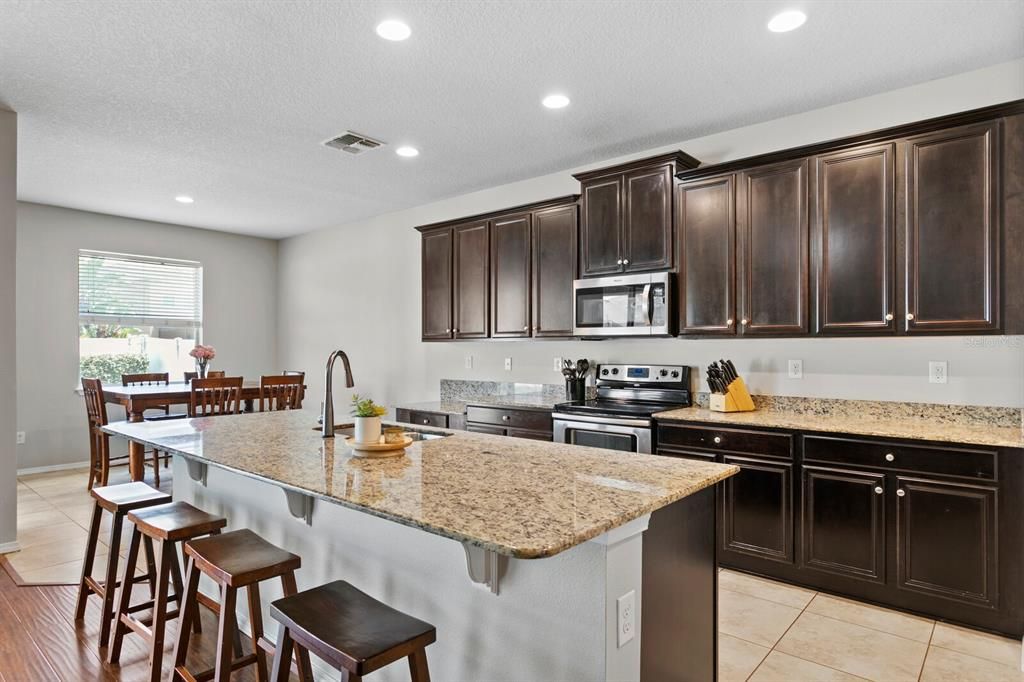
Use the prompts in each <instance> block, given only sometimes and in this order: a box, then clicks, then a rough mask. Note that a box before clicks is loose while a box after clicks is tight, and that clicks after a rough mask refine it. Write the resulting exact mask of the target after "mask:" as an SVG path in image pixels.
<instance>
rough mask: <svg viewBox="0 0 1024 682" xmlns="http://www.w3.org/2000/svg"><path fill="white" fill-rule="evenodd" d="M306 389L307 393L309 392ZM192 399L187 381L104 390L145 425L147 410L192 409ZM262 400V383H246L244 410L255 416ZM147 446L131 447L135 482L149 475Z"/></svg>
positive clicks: (130, 465)
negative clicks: (146, 458)
mask: <svg viewBox="0 0 1024 682" xmlns="http://www.w3.org/2000/svg"><path fill="white" fill-rule="evenodd" d="M305 388H306V387H305V386H303V391H304V390H305ZM191 398H192V386H191V384H189V383H188V382H185V381H172V382H169V383H166V384H155V385H146V386H117V385H113V384H111V385H107V386H104V387H103V399H104V400H105V401H106V402H107V403H110V404H114V405H120V406H121V407H123V408H124V411H125V414H126V415H127V418H128V421H130V422H141V421H145V416H144V413H145V411H146V410H153V409H157V408H162V407H163V406H164V405H184V406H186V407H187V406H188V404H189V401H190V400H191ZM259 398H260V383H259V382H258V381H246V382H243V383H242V393H241V401H242V409H243V411H245V412H252V411H253V409H254V407H253V406H254V403H255V402H256V401H257V400H259ZM145 454H146V449H145V446H143V445H141V444H140V443H137V442H135V441H129V443H128V473H129V476H130V477H131V480H133V481H141V480H142V479H143V477H144V475H145V465H144V462H145Z"/></svg>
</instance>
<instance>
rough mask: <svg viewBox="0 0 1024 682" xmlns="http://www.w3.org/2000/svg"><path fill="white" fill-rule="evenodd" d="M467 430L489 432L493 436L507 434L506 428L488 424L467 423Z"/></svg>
mask: <svg viewBox="0 0 1024 682" xmlns="http://www.w3.org/2000/svg"><path fill="white" fill-rule="evenodd" d="M466 430H467V431H469V432H471V433H489V434H491V435H492V436H504V435H505V429H503V428H501V427H500V426H488V425H486V424H466Z"/></svg>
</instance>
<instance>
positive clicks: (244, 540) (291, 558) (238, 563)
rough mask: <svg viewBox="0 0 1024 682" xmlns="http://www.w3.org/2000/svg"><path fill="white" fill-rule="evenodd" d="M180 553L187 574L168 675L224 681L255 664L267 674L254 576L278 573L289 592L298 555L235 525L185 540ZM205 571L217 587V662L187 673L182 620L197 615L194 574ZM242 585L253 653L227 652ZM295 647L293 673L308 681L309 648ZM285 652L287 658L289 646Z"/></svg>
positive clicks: (261, 675) (262, 676) (292, 589)
mask: <svg viewBox="0 0 1024 682" xmlns="http://www.w3.org/2000/svg"><path fill="white" fill-rule="evenodd" d="M185 554H186V555H188V557H189V564H188V577H187V578H186V581H185V582H186V584H185V601H184V606H183V607H182V608H183V609H184V613H183V615H182V617H181V620H180V622H179V623H178V641H177V643H176V644H175V647H174V672H173V673H172V675H171V679H172V680H188V681H189V682H192V681H193V680H209V679H211V678H212V679H213V680H216V681H217V682H221V681H226V680H227V679H228V678H229V676H230V675H231V673H232V672H233V671H235V670H238V669H239V668H244V667H245V666H247V665H252V664H255V665H256V675H257V679H259V680H261V681H262V680H266V679H267V653H268V652H270V653H273V652H274V646H273V645H272V644H270V643H269V642H268V641H267V640H266V639H265V638H264V637H263V611H262V605H261V603H260V588H259V584H260V582H262V581H264V580H270V579H272V578H278V577H279V578H281V585H282V586H283V588H284V594H285V595H286V596H290V595H294V594H295V593H296V589H295V571H296V570H297V569H298V568H299V566H301V565H302V559H301V558H300V557H299V556H297V555H295V554H292V553H291V552H288V551H286V550H283V549H281V548H280V547H276V546H274V545H272V544H270V543H269V542H267V541H266V540H264V539H263V538H261V537H260V536H259V535H256V533H253V532H252V531H251V530H236V531H232V532H230V533H224V534H223V535H215V536H211V537H208V538H202V539H199V540H190V541H189V542H186V543H185ZM200 574H203V575H206V576H208V577H209V578H211V579H212V580H213V581H214V582H215V583H217V585H218V587H219V588H220V592H221V603H220V609H219V610H220V624H219V628H218V630H219V632H218V637H217V663H216V666H215V668H214V669H212V670H206V671H204V672H201V673H192V672H190V671H189V670H188V668H187V667H186V666H185V658H186V656H187V654H188V644H189V638H190V636H191V634H190V628H189V627H188V624H189V623H190V622H191V621H192V619H193V618H197V617H198V614H197V612H196V609H197V606H198V602H199V601H200V598H202V595H201V594H199V576H200ZM242 587H244V588H246V595H247V597H248V600H249V628H250V630H251V635H252V644H253V653H251V654H249V655H247V656H240V655H239V654H240V652H238V651H235V652H234V653H235V655H236V656H238V657H237V658H236V657H234V656H232V648H231V646H230V644H229V642H231V641H232V640H234V639H235V637H236V636H237V633H238V624H237V623H236V619H235V602H236V598H237V593H238V590H239V588H242ZM294 648H295V649H296V652H295V653H296V658H297V665H298V672H299V677H300V678H301V679H302V680H304V681H305V680H308V681H310V682H311V681H312V679H313V674H312V671H311V669H310V667H309V654H308V653H307V652H306V650H305V649H304V648H302V647H294ZM287 658H288V659H290V658H291V649H289V653H288V655H287ZM289 667H290V666H287V665H286V666H284V669H285V673H284V674H285V677H286V678H287V676H288V669H289Z"/></svg>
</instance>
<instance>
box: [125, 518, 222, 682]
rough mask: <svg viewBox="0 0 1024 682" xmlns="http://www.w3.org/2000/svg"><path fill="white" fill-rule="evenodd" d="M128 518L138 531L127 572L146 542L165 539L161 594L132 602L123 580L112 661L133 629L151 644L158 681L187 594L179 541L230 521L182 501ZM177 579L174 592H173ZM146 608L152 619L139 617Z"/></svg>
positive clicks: (151, 662)
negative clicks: (169, 632) (167, 636)
mask: <svg viewBox="0 0 1024 682" xmlns="http://www.w3.org/2000/svg"><path fill="white" fill-rule="evenodd" d="M128 520H129V521H131V522H132V523H133V524H134V529H133V531H132V541H131V545H130V546H129V549H128V559H127V567H126V568H125V571H126V572H127V571H130V570H131V566H133V565H134V563H135V561H136V560H137V558H138V555H139V546H140V544H141V543H142V542H143V541H146V542H152V541H153V540H156V541H158V542H160V543H161V551H160V562H159V564H160V565H159V572H158V573H157V578H156V593H155V595H151V598H150V599H149V600H147V601H143V602H141V603H138V604H132V603H131V602H132V589H131V583H130V582H126V581H125V580H122V581H121V584H122V585H123V587H122V588H121V591H120V594H119V598H118V607H117V615H116V618H115V621H114V630H113V632H112V633H111V635H110V647H109V659H108V660H109V662H110V663H111V664H116V663H118V661H119V659H120V657H121V645H122V643H123V642H124V636H125V635H126V634H128V632H129V631H131V632H135V633H137V634H138V635H139V636H140V637H142V638H143V639H144V640H145V641H146V644H147V645H148V646H149V665H150V675H149V679H150V680H151V681H152V682H157V681H158V680H159V679H160V670H161V667H162V665H163V651H164V633H165V631H166V629H167V621H168V620H170V619H173V618H177V617H178V616H179V615H180V613H181V604H182V601H183V599H184V596H185V590H184V586H183V585H182V580H181V569H180V567H179V565H178V543H180V542H182V541H184V540H191V539H193V538H198V537H201V536H203V535H210V534H217V533H220V530H221V528H223V527H224V526H226V525H227V519H225V518H224V517H222V516H216V515H214V514H210V513H208V512H205V511H203V510H202V509H197V508H196V507H193V506H192V505H190V504H188V503H187V502H180V501H179V502H170V503H168V504H161V505H157V506H154V507H146V508H144V509H138V510H136V511H133V512H130V513H129V514H128ZM172 582H173V585H174V594H169V592H170V584H171V583H172ZM170 602H176V603H177V605H176V608H174V609H173V610H170V609H168V604H169V603H170ZM143 610H150V611H151V612H152V613H151V615H150V616H148V617H147V618H138V617H136V616H135V615H134V614H135V613H137V612H139V611H143ZM191 626H192V627H193V629H195V630H196V632H198V631H199V619H198V618H195V619H192V621H191ZM181 627H185V628H187V627H189V625H188V624H185V623H184V622H182V625H181Z"/></svg>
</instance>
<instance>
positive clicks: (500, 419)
mask: <svg viewBox="0 0 1024 682" xmlns="http://www.w3.org/2000/svg"><path fill="white" fill-rule="evenodd" d="M466 421H468V422H472V423H476V424H492V425H494V426H503V427H506V428H513V429H527V430H528V431H548V432H550V431H551V430H552V429H553V426H552V424H551V411H550V410H521V409H517V408H512V409H509V408H502V407H477V406H475V405H470V406H469V407H468V408H467V409H466Z"/></svg>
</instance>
